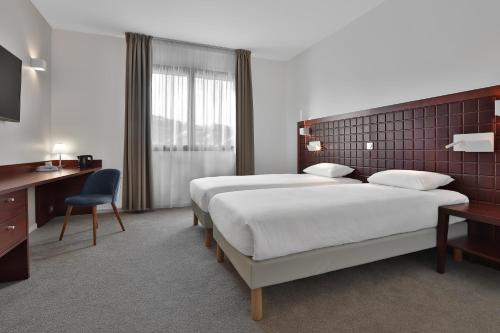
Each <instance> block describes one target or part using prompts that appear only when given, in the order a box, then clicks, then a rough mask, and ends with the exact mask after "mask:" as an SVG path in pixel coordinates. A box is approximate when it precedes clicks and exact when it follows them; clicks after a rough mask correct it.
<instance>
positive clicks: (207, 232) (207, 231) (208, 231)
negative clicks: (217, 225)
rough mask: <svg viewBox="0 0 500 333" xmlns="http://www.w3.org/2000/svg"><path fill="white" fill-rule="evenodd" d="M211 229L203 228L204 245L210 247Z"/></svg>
mask: <svg viewBox="0 0 500 333" xmlns="http://www.w3.org/2000/svg"><path fill="white" fill-rule="evenodd" d="M213 237H214V236H213V229H208V228H205V246H206V247H210V246H212V239H213Z"/></svg>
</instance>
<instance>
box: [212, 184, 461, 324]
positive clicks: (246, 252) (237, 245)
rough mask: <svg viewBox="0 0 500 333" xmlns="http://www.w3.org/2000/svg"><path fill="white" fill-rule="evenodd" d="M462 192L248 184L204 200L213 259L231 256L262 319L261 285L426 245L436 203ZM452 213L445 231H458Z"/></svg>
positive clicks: (457, 199) (453, 200) (432, 238)
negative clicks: (214, 253) (211, 225)
mask: <svg viewBox="0 0 500 333" xmlns="http://www.w3.org/2000/svg"><path fill="white" fill-rule="evenodd" d="M464 202H468V199H467V197H466V196H464V195H463V194H460V193H458V192H454V191H448V190H442V189H436V190H427V191H419V190H415V189H406V188H398V187H393V186H385V185H376V184H347V185H343V186H316V187H301V188H297V189H294V190H293V191H291V190H290V189H286V188H275V189H266V190H248V191H239V192H232V193H221V194H219V195H217V196H215V197H214V198H212V200H211V201H210V205H209V213H210V216H211V217H212V219H213V223H214V238H215V240H216V241H217V259H218V261H222V260H223V258H224V254H225V255H226V256H227V257H228V258H229V259H230V261H231V263H232V264H233V265H234V267H235V268H236V270H237V271H238V272H239V274H240V275H241V277H242V278H243V279H244V280H245V282H246V283H247V284H248V286H249V287H250V289H251V290H252V292H251V296H252V297H251V302H252V318H253V319H255V320H259V319H261V317H262V289H261V288H262V287H265V286H270V285H274V284H278V283H283V282H287V281H291V280H295V279H300V278H304V277H308V276H313V275H317V274H322V273H326V272H330V271H334V270H338V269H342V268H346V267H351V266H355V265H360V264H364V263H368V262H372V261H376V260H381V259H385V258H389V257H393V256H398V255H402V254H406V253H410V252H415V251H420V250H423V249H427V248H432V247H434V246H435V245H436V225H437V219H438V207H439V206H443V205H451V204H459V203H464ZM461 221H463V219H459V218H456V217H454V218H451V219H450V224H451V225H450V230H449V236H450V237H451V238H455V237H459V236H463V235H465V233H466V224H465V223H464V222H461Z"/></svg>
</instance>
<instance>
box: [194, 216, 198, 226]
mask: <svg viewBox="0 0 500 333" xmlns="http://www.w3.org/2000/svg"><path fill="white" fill-rule="evenodd" d="M193 225H198V217H196V214H195V213H193Z"/></svg>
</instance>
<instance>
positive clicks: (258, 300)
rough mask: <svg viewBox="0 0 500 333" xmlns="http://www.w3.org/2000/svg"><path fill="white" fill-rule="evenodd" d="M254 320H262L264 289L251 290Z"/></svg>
mask: <svg viewBox="0 0 500 333" xmlns="http://www.w3.org/2000/svg"><path fill="white" fill-rule="evenodd" d="M251 305H252V319H253V320H261V319H262V288H256V289H252V290H251Z"/></svg>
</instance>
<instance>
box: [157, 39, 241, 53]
mask: <svg viewBox="0 0 500 333" xmlns="http://www.w3.org/2000/svg"><path fill="white" fill-rule="evenodd" d="M153 39H157V40H162V41H165V42H174V43H179V44H185V45H192V46H203V47H208V48H211V49H218V50H224V51H233V52H234V51H235V50H236V49H231V48H229V47H222V46H214V45H208V44H200V43H193V42H186V41H183V40H177V39H170V38H161V37H153Z"/></svg>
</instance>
